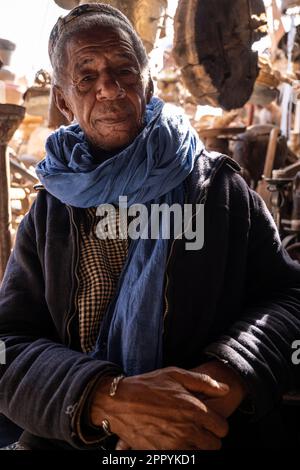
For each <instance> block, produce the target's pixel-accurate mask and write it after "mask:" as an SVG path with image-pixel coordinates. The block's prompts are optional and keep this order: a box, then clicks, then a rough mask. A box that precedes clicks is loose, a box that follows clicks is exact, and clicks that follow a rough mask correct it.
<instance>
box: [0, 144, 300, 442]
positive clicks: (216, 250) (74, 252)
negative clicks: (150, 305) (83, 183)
mask: <svg viewBox="0 0 300 470" xmlns="http://www.w3.org/2000/svg"><path fill="white" fill-rule="evenodd" d="M211 169H212V173H211V174H210V176H209V179H207V180H206V181H205V183H204V181H203V179H204V178H203V175H208V174H209V170H211ZM203 183H204V184H203ZM186 189H187V200H188V202H191V203H194V204H195V203H197V202H198V203H199V202H202V203H204V204H205V226H204V227H205V238H204V240H205V242H204V247H203V248H202V249H201V250H198V251H186V250H185V240H184V239H182V240H177V241H175V242H173V243H172V246H170V255H169V260H168V265H167V270H166V287H165V294H166V295H165V297H166V299H165V322H164V323H165V324H164V365H175V366H179V367H183V368H192V367H194V366H197V365H199V364H200V363H202V362H203V361H205V360H207V355H209V356H213V357H214V356H216V357H218V358H220V359H222V360H224V361H227V362H228V364H229V365H231V367H233V368H234V369H236V370H237V371H238V372H239V373H240V374H241V376H242V377H243V378H244V380H245V383H246V384H247V387H248V390H249V394H250V397H251V399H252V402H253V405H254V412H255V418H257V419H260V418H261V417H263V416H264V415H266V414H267V413H268V412H269V411H270V410H272V409H273V408H274V407H275V406H276V404H277V403H278V402H279V401H280V398H281V396H282V394H283V393H284V392H285V391H287V390H290V389H292V388H293V387H295V385H296V381H297V379H299V370H298V369H297V367H296V366H295V365H293V364H292V361H291V356H292V353H293V350H292V347H291V345H292V343H293V342H294V341H295V340H296V339H300V265H299V264H297V263H296V262H293V261H291V259H290V258H289V257H288V255H287V254H286V252H285V251H284V250H283V249H282V248H281V247H280V241H279V238H278V234H277V232H276V229H275V227H274V223H273V221H272V218H271V216H270V214H269V213H268V211H267V210H266V208H265V206H264V204H263V202H262V200H261V199H260V198H259V196H258V195H257V194H256V193H254V192H253V191H251V190H249V188H248V186H247V185H246V183H245V182H244V180H243V179H242V178H241V177H240V175H239V174H238V166H237V165H236V164H235V163H234V162H233V161H232V160H230V159H228V158H227V157H224V156H212V155H209V154H207V153H206V152H204V153H203V155H202V156H201V158H200V159H199V161H198V164H197V166H196V167H195V169H194V170H193V172H192V174H191V175H190V176H189V177H188V178H187V180H186ZM81 217H82V210H80V209H75V208H72V207H69V206H66V205H64V204H62V203H61V202H60V201H59V200H58V199H56V198H55V197H53V196H52V195H50V194H49V193H48V192H47V191H46V190H41V191H40V192H39V194H38V196H37V199H36V201H35V203H34V204H33V206H32V208H31V210H30V212H29V213H28V214H27V216H26V217H25V218H24V219H23V221H22V223H21V224H20V227H19V230H18V235H17V240H16V244H15V248H14V251H13V253H12V255H11V257H10V260H9V263H8V266H7V270H6V273H5V277H4V280H3V283H2V287H1V293H0V339H1V340H2V341H4V342H5V344H6V348H7V364H6V365H3V366H0V372H1V373H0V412H2V413H3V414H4V415H6V416H7V417H8V418H9V419H10V420H12V421H13V422H14V423H16V424H17V425H18V426H20V427H21V428H22V429H25V430H26V433H25V434H24V436H25V437H23V440H24V442H26V443H27V444H28V445H30V446H32V447H38V446H40V447H42V446H43V445H44V444H36V442H38V439H35V438H34V436H40V437H42V438H45V439H46V440H45V441H43V440H40V441H39V442H40V443H41V442H44V443H48V444H49V446H52V448H57V446H62V447H64V446H69V445H70V446H73V448H74V447H75V448H76V447H77V448H87V447H89V445H88V443H89V442H91V443H92V442H94V441H93V440H91V441H89V440H88V439H86V438H85V437H84V436H82V435H81V433H80V431H78V429H79V428H80V426H79V424H78V421H79V420H80V413H79V412H78V410H82V407H83V406H84V404H85V402H86V399H87V397H88V396H89V394H90V392H91V390H92V388H93V386H94V385H95V383H96V381H98V380H99V379H101V377H103V376H104V375H116V374H118V373H120V368H119V367H118V365H116V364H111V363H107V362H102V361H99V360H95V359H92V358H90V357H89V356H88V355H86V354H83V353H82V352H80V348H79V341H78V340H79V338H78V326H77V315H76V309H75V302H74V296H75V294H76V288H77V278H76V275H75V273H76V266H77V263H78V245H79V240H78V237H79V232H78V224H79V220H80V218H81ZM48 440H52V441H48ZM96 442H98V441H96ZM48 444H47V445H48ZM50 448H51V447H50Z"/></svg>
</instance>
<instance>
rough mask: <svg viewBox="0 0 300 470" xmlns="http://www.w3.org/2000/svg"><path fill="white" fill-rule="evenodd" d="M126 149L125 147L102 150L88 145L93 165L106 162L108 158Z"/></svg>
mask: <svg viewBox="0 0 300 470" xmlns="http://www.w3.org/2000/svg"><path fill="white" fill-rule="evenodd" d="M126 147H127V145H126V146H124V147H120V148H117V149H112V150H103V149H102V148H100V147H97V146H96V145H94V144H91V143H89V150H90V153H91V155H92V157H93V160H94V162H95V163H99V165H100V164H101V163H103V162H105V161H106V160H109V159H110V158H112V157H114V156H115V155H116V154H117V153H119V152H121V151H122V150H124V149H125V148H126Z"/></svg>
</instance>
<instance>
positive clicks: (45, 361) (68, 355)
mask: <svg viewBox="0 0 300 470" xmlns="http://www.w3.org/2000/svg"><path fill="white" fill-rule="evenodd" d="M6 344H7V363H6V365H5V366H2V367H1V369H0V372H1V378H0V410H1V412H3V413H4V414H5V415H6V416H8V417H9V418H10V419H11V420H12V421H14V422H15V423H16V424H18V425H19V426H20V427H21V428H23V429H26V430H27V431H29V432H31V433H32V434H35V435H37V436H41V437H45V438H49V439H59V440H63V441H66V442H68V443H70V444H71V445H73V446H77V445H78V446H80V440H79V439H77V436H76V433H75V422H74V417H75V411H76V409H77V407H78V406H79V405H80V402H81V400H82V399H83V395H84V391H85V389H86V387H87V386H88V384H89V383H90V381H91V380H93V378H94V377H100V376H105V375H118V373H119V372H120V369H119V368H118V367H116V366H114V364H111V363H105V362H102V361H97V360H94V359H91V358H89V357H88V356H87V355H85V354H83V353H80V352H76V351H73V350H70V349H69V348H66V347H65V346H63V345H61V344H58V343H54V342H52V341H50V340H47V339H38V340H33V339H31V342H28V343H26V341H25V338H23V339H22V341H21V340H20V341H18V338H17V337H14V338H13V339H12V338H11V339H10V341H9V340H7V342H6Z"/></svg>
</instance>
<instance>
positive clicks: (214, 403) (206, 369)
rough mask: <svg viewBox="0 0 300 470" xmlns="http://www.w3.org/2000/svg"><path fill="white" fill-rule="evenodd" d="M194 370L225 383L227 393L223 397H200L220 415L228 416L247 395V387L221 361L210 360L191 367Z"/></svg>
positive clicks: (235, 373) (236, 374)
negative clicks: (227, 389) (227, 387)
mask: <svg viewBox="0 0 300 470" xmlns="http://www.w3.org/2000/svg"><path fill="white" fill-rule="evenodd" d="M193 371H194V372H200V373H201V374H207V375H208V376H209V377H211V378H212V379H214V380H217V381H221V382H223V383H225V384H227V385H228V386H229V388H230V390H229V393H228V394H227V395H224V396H223V397H218V398H211V397H206V398H204V397H201V400H203V402H204V403H205V404H206V405H207V406H208V407H209V408H211V409H212V410H214V411H216V412H217V413H218V414H220V415H221V416H224V417H225V418H228V416H230V415H231V414H232V413H233V412H234V411H235V410H236V409H237V408H238V407H239V406H240V404H241V402H242V401H243V400H244V398H245V397H246V395H247V389H246V387H245V385H244V383H243V381H242V379H241V378H240V376H239V375H238V373H237V372H235V371H234V370H233V369H231V367H229V366H227V365H226V364H224V363H223V362H221V361H217V360H216V361H211V362H207V363H205V364H202V365H201V366H199V367H196V368H195V369H193Z"/></svg>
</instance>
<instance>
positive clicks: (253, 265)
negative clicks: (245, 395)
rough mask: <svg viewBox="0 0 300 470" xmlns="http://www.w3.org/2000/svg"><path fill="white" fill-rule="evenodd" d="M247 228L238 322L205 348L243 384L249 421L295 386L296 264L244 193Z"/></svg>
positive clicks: (299, 288) (253, 198) (299, 331)
mask: <svg viewBox="0 0 300 470" xmlns="http://www.w3.org/2000/svg"><path fill="white" fill-rule="evenodd" d="M249 202H250V218H251V228H250V233H249V248H248V262H247V282H246V286H245V294H244V306H243V311H242V314H241V318H240V320H239V321H237V322H236V323H234V324H233V325H232V326H231V328H230V329H229V331H228V332H227V333H226V334H224V335H223V336H222V337H220V338H219V339H218V340H217V341H215V342H214V343H213V344H210V345H209V346H208V347H207V348H206V353H207V354H208V355H210V356H215V357H217V358H219V359H220V360H222V361H224V362H225V363H226V362H227V363H228V365H229V366H231V367H232V368H234V369H235V370H236V371H238V372H239V373H240V375H241V377H242V378H243V379H244V381H245V383H246V385H247V387H248V390H249V394H250V397H251V400H252V402H253V405H254V409H255V413H254V419H259V418H260V417H262V416H263V415H264V414H266V413H268V412H269V411H270V410H271V409H272V408H273V406H274V405H275V404H276V403H277V402H278V401H279V400H280V399H281V397H282V395H283V394H284V393H285V392H287V391H290V390H292V389H293V388H295V387H299V385H300V380H299V379H300V365H298V366H297V365H296V364H293V360H292V356H293V352H294V350H293V348H292V345H293V343H294V342H295V340H299V339H300V264H298V263H297V262H296V261H292V260H291V258H290V257H289V255H288V254H287V252H286V251H285V250H284V249H283V248H282V246H281V242H280V239H279V235H278V232H277V229H276V226H275V224H274V221H273V218H272V216H271V214H270V212H269V211H268V209H267V207H266V205H265V203H264V202H263V200H262V199H261V198H260V196H258V194H256V193H255V192H253V191H250V190H249Z"/></svg>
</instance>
